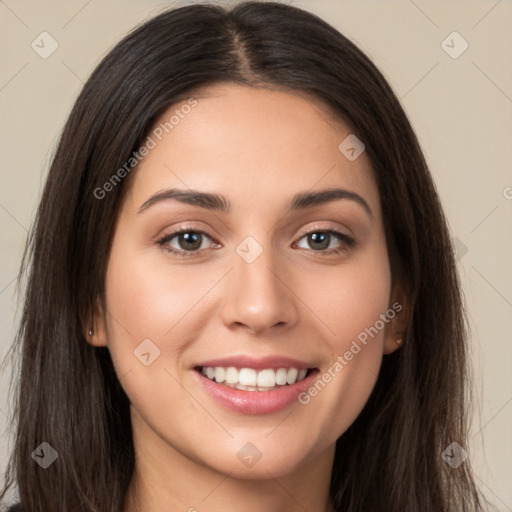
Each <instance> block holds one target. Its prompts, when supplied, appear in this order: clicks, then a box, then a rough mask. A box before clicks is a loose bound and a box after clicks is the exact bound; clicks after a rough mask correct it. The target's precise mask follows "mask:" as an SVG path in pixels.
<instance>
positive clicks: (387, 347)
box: [383, 283, 410, 354]
mask: <svg viewBox="0 0 512 512" xmlns="http://www.w3.org/2000/svg"><path fill="white" fill-rule="evenodd" d="M391 299H392V300H391V304H392V309H393V310H394V311H395V316H394V317H393V319H392V320H391V322H390V325H389V326H388V329H387V331H386V335H385V339H384V346H383V352H384V354H392V353H393V352H395V350H398V349H399V348H401V347H402V346H403V345H404V344H405V343H406V342H407V340H406V339H405V333H406V332H407V327H408V325H409V310H410V302H409V298H408V297H407V293H406V291H405V287H404V286H403V285H402V283H396V285H395V286H394V287H393V293H392V297H391Z"/></svg>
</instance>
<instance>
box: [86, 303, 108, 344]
mask: <svg viewBox="0 0 512 512" xmlns="http://www.w3.org/2000/svg"><path fill="white" fill-rule="evenodd" d="M93 317H94V318H93V320H92V321H91V323H90V325H89V328H88V329H87V332H86V334H85V339H86V341H87V343H89V344H90V345H93V346H94V347H106V346H107V345H108V343H107V336H106V328H105V317H104V315H103V308H102V307H101V306H100V304H99V302H98V303H97V304H96V310H95V313H94V315H93Z"/></svg>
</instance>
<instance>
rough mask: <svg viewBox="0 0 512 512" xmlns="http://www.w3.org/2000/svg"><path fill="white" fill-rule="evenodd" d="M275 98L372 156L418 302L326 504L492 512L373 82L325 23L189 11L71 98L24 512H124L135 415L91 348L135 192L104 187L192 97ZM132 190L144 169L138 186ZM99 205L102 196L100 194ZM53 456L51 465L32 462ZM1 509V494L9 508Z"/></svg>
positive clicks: (21, 472) (435, 244)
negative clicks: (120, 216) (210, 93)
mask: <svg viewBox="0 0 512 512" xmlns="http://www.w3.org/2000/svg"><path fill="white" fill-rule="evenodd" d="M226 81H228V82H229V81H231V82H233V81H234V82H238V83H243V84H247V85H255V84H262V83H263V84H269V85H271V86H276V87H280V88H284V89H285V90H290V91H292V90H293V91H299V92H304V93H307V94H309V95H311V96H312V97H315V98H318V99H319V100H322V101H324V102H326V103H327V104H328V105H329V106H330V108H331V109H332V112H333V115H334V116H337V117H338V118H339V119H341V120H344V121H345V122H347V123H349V125H350V126H351V127H352V129H353V130H354V132H355V133H357V134H358V137H359V138H360V139H361V140H362V141H364V144H365V146H366V152H367V155H368V156H369V158H370V160H371V162H372V166H373V170H374V172H375V177H376V180H377V183H378V187H379V191H380V197H381V204H382V210H383V216H384V223H385V232H386V237H387V243H388V248H389V258H390V262H391V265H392V272H393V277H394V278H396V277H397V276H398V275H400V277H401V278H402V279H403V281H404V283H405V284H406V286H407V289H408V292H409V300H410V324H409V326H408V330H407V332H406V334H405V338H404V346H403V347H402V349H401V350H398V351H396V352H395V353H393V354H392V355H389V356H386V357H384V361H383V364H382V367H381V372H380V375H379V377H378V381H377V383H376V386H375V388H374V390H373V393H372V394H371V396H370V398H369V400H368V402H367V404H366V406H365V408H364V409H363V411H362V412H361V414H360V415H359V417H358V418H357V420H356V421H355V423H354V424H353V425H352V426H351V427H349V429H348V430H347V431H346V432H345V433H344V434H343V435H342V436H341V437H340V438H339V439H338V441H337V445H336V454H335V461H334V467H333V472H332V479H331V487H330V494H331V500H332V503H333V507H334V510H336V511H339V512H342V511H343V512H367V511H369V510H380V511H383V512H404V511H407V512H414V511H421V512H455V511H456V512H464V511H477V510H482V498H480V494H479V492H478V491H477V489H476V487H475V484H474V481H473V477H472V473H471V469H470V466H469V462H468V461H465V462H464V463H462V464H461V465H460V466H459V467H457V468H452V467H451V466H450V465H449V464H447V463H446V462H445V461H444V460H443V458H442V452H443V451H444V450H445V449H446V448H447V447H448V446H449V445H450V444H451V443H452V442H457V443H459V444H460V445H461V446H462V447H466V444H465V443H466V430H467V416H468V412H467V398H468V391H469V386H468V380H467V370H466V351H467V347H466V339H467V326H466V321H465V316H464V307H463V302H462V299H461V290H460V284H459V281H458V277H457V273H456V267H455V263H454V254H453V249H452V246H451V242H450V236H449V232H448V229H447V224H446V220H445V218H444V216H443V212H442V208H441V205H440V201H439V198H438V195H437V193H436V189H435V186H434V184H433V182H432V178H431V176H430V173H429V170H428V168H427V165H426V162H425V159H424V157H423V154H422V151H421V149H420V146H419V144H418V141H417V138H416V136H415V134H414V132H413V130H412V128H411V125H410V123H409V121H408V119H407V117H406V114H405V113H404V110H403V109H402V107H401V106H400V104H399V101H398V99H397V98H396V96H395V94H394V93H393V91H392V90H391V88H390V86H389V85H388V83H387V82H386V80H385V79H384V77H383V76H382V74H381V73H380V72H379V71H378V70H377V68H376V67H375V66H374V64H373V63H372V62H371V61H370V60H369V59H368V58H367V57H366V56H365V55H364V54H363V53H362V52H361V51H360V50H359V49H358V48H357V47H356V46H355V45H354V44H353V43H352V42H350V41H349V40H348V39H347V38H346V37H345V36H343V35H342V34H340V33H339V32H338V31H337V30H335V29H334V28H333V27H332V26H330V25H329V24H327V23H326V22H325V21H323V20H321V19H320V18H318V17H317V16H315V15H313V14H311V13H308V12H306V11H304V10H301V9H299V8H295V7H292V6H290V5H285V4H280V3H274V2H245V3H241V4H238V5H235V6H233V7H231V8H224V7H222V6H217V5H211V4H194V5H189V6H185V7H179V8H175V9H173V10H169V11H166V12H164V13H162V14H160V15H158V16H156V17H154V18H152V19H150V20H149V21H147V22H145V23H144V24H142V25H141V26H139V27H137V28H136V29H135V30H133V31H132V32H131V33H130V34H129V35H128V36H127V37H125V38H124V39H123V40H122V41H121V42H120V43H119V44H117V46H115V47H114V49H113V50H112V51H111V52H110V53H109V54H108V55H107V56H106V57H105V58H104V59H103V61H102V62H101V63H100V64H99V66H98V67H97V68H96V70H95V71H94V72H93V73H92V75H91V76H90V78H89V79H88V81H87V83H86V84H85V86H84V88H83V90H82V92H81V94H80V96H79V97H78V99H77V101H76V103H75V105H74V107H73V110H72V112H71V114H70V116H69V119H68V121H67V123H66V125H65V127H64V130H63V133H62V135H61V138H60V142H59V144H58V147H57V150H56V153H55V155H54V158H53V161H52V164H51V168H50V170H49V175H48V178H47V182H46V186H45V188H44V192H43V195H42V198H41V202H40V205H39V209H38V212H37V218H36V220H35V223H34V226H33V228H32V230H31V232H30V236H29V239H28V242H27V246H26V249H25V254H24V257H23V262H22V273H23V275H26V276H27V287H26V294H25V303H24V309H23V315H22V319H21V324H20V328H19V332H18V335H17V338H16V341H15V344H14V345H13V357H14V352H15V349H17V352H18V358H19V359H20V361H21V370H20V374H19V381H18V383H17V387H16V390H17V393H16V397H15V400H14V415H13V428H15V429H16V430H15V432H16V437H15V446H14V450H13V453H12V457H11V460H10V463H9V467H8V473H7V475H8V479H7V484H6V487H5V488H4V493H5V491H6V490H7V489H9V488H10V487H11V486H12V485H14V483H16V482H17V484H18V489H19V495H20V501H21V505H22V507H23V509H24V510H26V511H27V512H56V511H61V510H62V511H66V512H71V511H73V512H75V511H80V512H92V511H101V512H119V511H120V510H121V509H122V506H123V502H124V498H125V495H126V492H127V489H128V486H129V483H130V479H131V477H132V473H133V468H134V449H133V442H132V432H131V428H130V426H129V425H130V416H129V402H128V399H127V397H126V395H125V393H124V391H123V389H122V388H121V386H120V384H119V379H118V377H117V376H116V373H115V371H114V368H113V365H112V361H111V358H110V355H109V352H108V349H107V348H96V347H93V346H91V345H90V344H88V343H87V342H86V341H85V338H84V332H85V330H86V328H87V326H88V325H89V320H90V318H91V313H92V311H93V310H94V306H95V304H96V301H97V300H101V301H103V300H104V279H105V269H106V261H107V257H108V254H109V248H110V242H111V238H112V233H113V228H114V224H115V221H116V214H117V211H118V207H119V202H120V198H121V193H122V190H123V189H124V188H125V185H126V181H127V180H129V179H130V176H127V177H126V178H124V179H123V180H120V182H119V183H116V186H113V187H110V188H111V190H109V192H108V194H106V195H105V196H104V197H100V198H99V197H98V196H99V195H102V194H98V193H97V190H98V189H101V188H102V187H104V184H105V183H107V182H108V181H109V180H111V179H112V176H113V175H114V174H115V173H116V171H117V170H118V169H120V168H122V167H123V165H125V164H126V162H127V161H129V159H130V157H132V155H133V152H134V151H136V150H137V149H138V148H139V147H140V145H141V144H142V143H143V141H144V140H145V137H147V134H148V131H149V130H150V129H151V127H152V125H153V123H154V122H155V120H156V119H157V118H158V117H159V116H160V115H161V114H162V113H163V112H164V111H165V110H166V109H167V108H168V107H169V106H170V105H171V104H173V103H175V102H176V101H178V100H179V99H183V98H186V97H187V95H189V94H190V93H191V92H192V91H194V89H195V88H198V87H204V86H207V85H210V84H214V83H218V82H226ZM133 172H136V169H135V170H134V171H133ZM95 191H96V193H95ZM42 442H47V443H48V444H49V445H51V446H52V447H53V448H54V449H55V450H56V451H57V452H58V454H59V458H58V459H57V461H55V463H53V464H52V465H51V466H50V467H48V468H47V469H46V470H43V469H42V468H41V467H39V465H37V464H35V462H34V461H33V460H32V458H31V454H32V452H33V451H34V449H35V448H36V447H38V446H39V445H40V444H41V443H42ZM2 494H3V493H2Z"/></svg>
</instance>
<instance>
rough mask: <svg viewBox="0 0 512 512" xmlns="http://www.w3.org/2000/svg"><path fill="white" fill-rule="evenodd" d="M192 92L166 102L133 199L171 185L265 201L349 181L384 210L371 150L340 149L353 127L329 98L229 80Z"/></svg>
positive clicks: (135, 178)
mask: <svg viewBox="0 0 512 512" xmlns="http://www.w3.org/2000/svg"><path fill="white" fill-rule="evenodd" d="M191 97H193V98H194V101H193V102H191V101H187V100H184V101H181V102H179V103H176V104H175V105H173V106H172V107H170V108H169V109H167V111H166V112H165V113H164V114H163V115H162V116H161V117H160V118H159V119H158V120H157V122H156V123H155V125H154V126H153V128H152V130H151V131H150V133H149V137H151V139H152V140H153V142H154V144H151V146H153V147H152V149H150V150H149V152H148V154H147V155H146V156H145V157H144V158H143V159H142V161H141V163H140V164H139V166H138V167H137V168H136V170H135V171H134V172H133V175H132V176H131V183H130V190H129V193H128V198H127V199H128V202H130V203H133V206H134V207H136V206H137V204H138V206H140V203H141V201H144V199H145V198H147V196H149V195H151V194H153V193H155V192H156V191H158V190H160V189H163V188H171V187H179V188H182V189H186V188H191V189H195V190H204V191H209V192H217V193H221V194H222V195H224V196H226V197H228V198H230V200H231V201H230V202H231V203H233V205H234V206H235V207H236V206H241V203H242V202H243V203H244V204H248V202H249V203H250V204H251V205H252V206H254V207H258V208H259V207H261V206H268V205H272V204H283V202H284V201H285V200H286V198H289V197H291V196H293V195H294V194H295V193H297V192H304V191H307V190H313V189H325V188H329V187H339V186H343V187H344V188H347V189H349V190H353V191H354V192H357V193H359V194H362V195H364V196H365V198H366V200H367V201H368V202H369V203H372V204H373V205H374V208H373V209H374V210H377V211H378V209H379V207H380V205H379V197H378V191H377V187H376V183H375V180H374V176H373V170H372V168H371V165H370V163H369V160H368V158H367V156H366V154H365V153H364V152H363V153H362V154H361V155H360V156H359V157H358V158H356V159H355V160H353V161H352V160H350V159H349V158H347V156H346V154H345V153H343V152H342V151H341V150H340V144H342V149H343V147H344V144H343V142H344V141H346V140H349V141H351V140H352V139H351V138H349V139H347V137H353V136H354V135H353V134H352V133H351V129H350V127H349V126H348V125H347V124H346V123H344V122H343V121H342V120H341V119H337V118H335V117H334V116H333V115H332V113H331V111H330V110H329V109H328V107H327V106H326V105H325V104H324V103H323V102H321V101H319V100H317V99H315V98H313V97H311V96H310V95H306V94H305V93H302V92H300V93H291V92H288V91H280V90H275V89H269V88H254V87H248V86H244V85H238V84H230V83H229V84H218V85H215V86H210V87H208V88H205V89H202V90H199V91H197V92H196V93H194V94H191ZM191 105H193V106H191ZM345 145H346V144H345Z"/></svg>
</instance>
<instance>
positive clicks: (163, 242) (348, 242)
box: [157, 226, 357, 258]
mask: <svg viewBox="0 0 512 512" xmlns="http://www.w3.org/2000/svg"><path fill="white" fill-rule="evenodd" d="M182 233H196V234H200V235H204V236H206V237H207V238H209V239H210V240H212V238H211V237H210V236H209V235H208V234H207V233H205V232H204V231H200V230H197V229H194V228H191V227H190V228H189V227H186V226H185V227H181V228H179V229H177V230H175V231H172V232H171V233H168V234H166V235H164V236H163V237H162V238H160V239H159V240H158V241H157V243H158V245H159V246H161V247H162V248H163V249H164V250H165V251H167V252H169V253H172V254H173V255H176V256H180V257H183V258H189V257H194V256H197V255H198V253H199V252H201V250H194V251H184V250H176V249H173V248H170V247H169V246H168V245H167V244H168V242H170V241H171V240H172V239H173V238H175V237H176V236H178V235H181V234H182ZM314 233H316V234H318V233H323V234H328V235H334V236H336V237H337V238H338V239H339V240H340V241H341V243H342V245H340V246H339V247H338V248H336V249H329V250H326V249H323V250H320V251H314V250H313V249H311V251H313V252H314V253H318V254H320V255H324V256H329V255H332V254H340V253H342V252H345V251H348V250H349V249H351V248H353V247H355V245H356V244H357V242H356V240H355V239H354V238H352V237H350V236H348V235H346V234H345V233H341V232H340V231H338V230H336V229H334V228H333V227H328V228H322V229H317V228H315V229H313V230H311V231H308V232H307V233H304V234H303V235H302V236H301V237H300V238H299V241H300V240H302V239H303V238H305V237H307V236H308V235H311V234H314ZM203 250H204V249H203ZM315 256H316V254H315Z"/></svg>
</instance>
